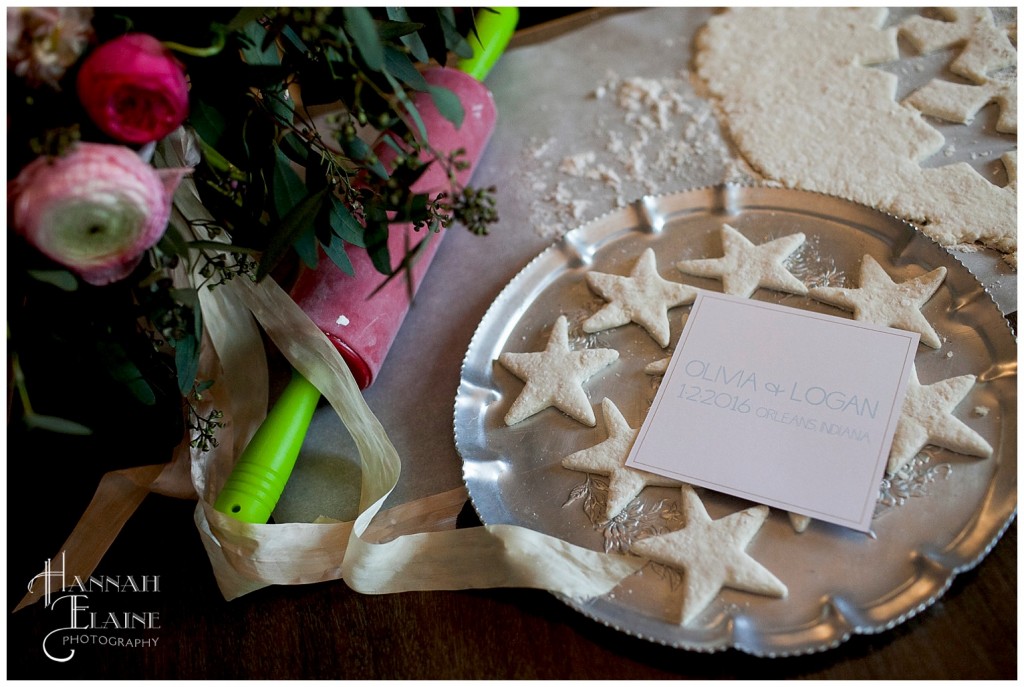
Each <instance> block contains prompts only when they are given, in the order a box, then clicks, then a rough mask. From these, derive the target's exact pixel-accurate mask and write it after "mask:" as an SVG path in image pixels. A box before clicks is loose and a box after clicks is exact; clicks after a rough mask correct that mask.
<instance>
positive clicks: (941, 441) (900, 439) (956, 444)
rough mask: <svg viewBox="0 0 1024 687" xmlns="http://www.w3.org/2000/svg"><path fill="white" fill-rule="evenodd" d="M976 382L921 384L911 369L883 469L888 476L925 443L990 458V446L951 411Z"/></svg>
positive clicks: (970, 377) (968, 378)
mask: <svg viewBox="0 0 1024 687" xmlns="http://www.w3.org/2000/svg"><path fill="white" fill-rule="evenodd" d="M975 380H976V377H975V376H974V375H960V376H959V377H950V378H949V379H944V380H942V381H941V382H936V383H935V384H928V385H922V384H921V382H920V381H919V380H918V378H917V368H916V367H914V368H912V369H911V373H910V379H909V380H908V382H907V393H906V396H904V398H903V410H902V412H901V414H900V417H899V420H897V422H896V433H895V434H894V435H893V438H892V449H891V450H890V451H889V463H888V465H887V466H886V468H885V471H886V472H887V473H889V474H890V475H892V474H895V473H897V472H899V470H900V468H902V467H903V466H904V465H906V464H907V462H908V461H910V459H911V458H913V457H914V456H916V455H917V454H918V452H920V450H921V449H922V448H924V447H925V445H926V444H933V445H935V446H941V447H942V448H948V449H950V450H951V451H956V452H957V453H963V454H965V455H969V456H980V457H982V458H988V457H989V456H991V455H992V447H991V446H990V445H989V443H988V442H987V441H985V440H984V439H983V438H982V437H981V435H980V434H978V433H977V432H975V431H974V430H973V429H971V428H970V427H968V426H967V425H966V424H964V423H963V422H961V421H960V420H958V419H957V418H955V417H954V416H953V409H954V408H956V406H957V404H959V403H960V401H962V400H963V399H964V396H966V395H967V392H969V391H970V390H971V388H972V387H973V386H974V382H975Z"/></svg>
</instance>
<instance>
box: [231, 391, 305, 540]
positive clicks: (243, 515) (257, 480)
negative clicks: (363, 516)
mask: <svg viewBox="0 0 1024 687" xmlns="http://www.w3.org/2000/svg"><path fill="white" fill-rule="evenodd" d="M319 401H320V391H319V390H318V389H317V388H316V387H315V386H313V385H312V384H311V383H310V382H309V381H308V380H307V379H306V378H305V377H303V376H302V375H300V374H299V373H298V372H295V373H293V376H292V380H291V381H290V382H289V383H288V385H287V386H286V387H285V388H284V391H283V392H281V397H280V398H278V400H277V402H276V403H275V404H274V406H273V408H271V410H270V412H269V413H268V414H267V418H266V419H265V420H264V421H263V424H262V425H260V427H259V429H257V430H256V433H255V434H254V435H253V437H252V440H251V441H249V445H248V446H246V447H245V451H243V452H242V455H241V456H240V457H239V458H238V462H237V463H235V467H234V469H233V470H232V472H231V475H230V476H229V477H228V481H227V482H226V483H225V484H224V488H223V489H221V491H220V494H218V496H217V501H216V502H215V503H214V508H216V509H217V510H218V511H220V512H221V513H226V514H227V515H230V516H232V517H233V518H235V519H237V520H241V521H242V522H253V523H259V524H263V523H266V522H267V521H268V520H269V519H270V514H271V513H273V512H274V508H275V507H276V506H277V502H278V499H280V498H281V493H282V492H283V491H284V487H285V484H287V483H288V478H289V477H290V476H291V474H292V468H294V467H295V459H296V458H298V456H299V449H300V448H302V440H303V438H305V436H306V430H308V429H309V423H310V420H312V419H313V411H315V410H316V406H317V403H318V402H319Z"/></svg>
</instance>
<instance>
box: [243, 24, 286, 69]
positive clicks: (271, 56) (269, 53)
mask: <svg viewBox="0 0 1024 687" xmlns="http://www.w3.org/2000/svg"><path fill="white" fill-rule="evenodd" d="M242 34H243V35H244V36H245V37H246V38H248V39H249V40H251V41H252V45H251V46H247V47H243V48H242V59H244V60H245V61H246V63H248V64H251V65H279V64H281V58H280V57H279V56H278V54H277V46H276V45H274V44H273V43H271V44H270V45H269V46H267V47H266V48H264V47H262V46H263V39H264V38H265V37H266V35H267V30H266V29H264V28H263V27H262V26H261V25H260V24H259V23H258V22H252V23H250V24H246V25H245V28H244V29H243V30H242Z"/></svg>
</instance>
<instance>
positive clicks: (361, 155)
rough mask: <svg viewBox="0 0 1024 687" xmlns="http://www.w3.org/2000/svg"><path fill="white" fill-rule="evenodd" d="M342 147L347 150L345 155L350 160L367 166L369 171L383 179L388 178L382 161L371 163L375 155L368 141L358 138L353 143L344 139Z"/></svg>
mask: <svg viewBox="0 0 1024 687" xmlns="http://www.w3.org/2000/svg"><path fill="white" fill-rule="evenodd" d="M341 145H342V148H344V149H345V154H347V155H348V156H349V157H350V158H352V159H353V160H356V161H358V162H361V163H363V164H364V165H366V167H367V169H369V170H370V171H371V172H373V173H374V174H376V175H377V176H378V177H380V178H381V179H387V178H388V170H387V168H385V167H384V163H382V162H381V161H380V160H375V161H374V162H373V163H372V164H371V163H370V162H369V160H370V156H371V155H373V150H372V149H371V148H370V146H369V145H368V144H367V143H366V141H364V140H363V139H361V138H359V137H358V136H356V137H355V138H353V139H352V140H351V141H346V140H344V139H342V140H341Z"/></svg>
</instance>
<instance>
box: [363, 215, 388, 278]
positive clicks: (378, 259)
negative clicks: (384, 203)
mask: <svg viewBox="0 0 1024 687" xmlns="http://www.w3.org/2000/svg"><path fill="white" fill-rule="evenodd" d="M370 210H372V215H373V216H372V217H371V218H368V219H367V224H366V252H367V253H369V255H370V262H372V263H373V266H374V268H375V269H376V270H377V271H378V272H380V273H381V274H391V252H390V251H389V250H388V218H387V214H386V213H385V212H384V211H382V210H380V211H378V209H376V208H371V209H370Z"/></svg>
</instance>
